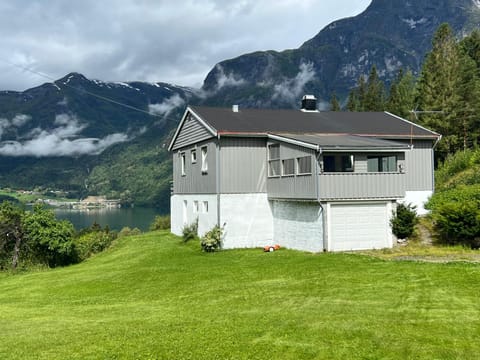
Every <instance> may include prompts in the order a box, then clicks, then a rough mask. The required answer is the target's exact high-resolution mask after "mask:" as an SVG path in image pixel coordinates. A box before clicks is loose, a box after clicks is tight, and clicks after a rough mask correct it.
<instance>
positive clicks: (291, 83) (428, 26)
mask: <svg viewBox="0 0 480 360" xmlns="http://www.w3.org/2000/svg"><path fill="white" fill-rule="evenodd" d="M444 22H448V23H449V24H450V25H451V27H452V28H453V29H454V31H455V32H456V33H457V34H458V36H459V37H462V36H464V35H466V34H468V33H469V32H470V31H471V30H472V29H473V28H474V27H478V25H479V24H480V1H478V0H437V1H434V2H432V1H430V0H415V1H413V0H409V1H394V0H373V1H372V3H371V4H370V6H369V7H368V8H367V9H366V10H365V11H364V12H363V13H362V14H360V15H358V16H355V17H352V18H346V19H342V20H338V21H335V22H333V23H331V24H330V25H328V26H327V27H325V28H324V29H323V30H322V31H320V32H319V33H318V34H317V35H316V36H315V37H314V38H312V39H310V40H308V41H306V42H305V43H304V44H303V45H302V46H301V47H300V48H298V49H294V50H286V51H282V52H276V51H262V52H254V53H251V54H246V55H242V56H239V57H237V58H235V59H230V60H226V61H223V62H220V63H219V64H217V65H216V66H215V67H214V68H213V69H212V70H211V71H210V73H209V74H208V75H207V77H206V79H205V81H204V84H203V90H204V92H205V93H207V94H209V95H210V96H209V97H208V99H207V100H206V103H207V104H210V105H223V104H228V105H231V104H239V105H241V106H245V107H285V108H289V107H297V106H298V103H299V99H300V98H301V96H302V95H303V94H305V93H312V94H315V95H317V97H318V98H319V99H321V100H323V102H324V106H326V103H328V101H329V99H330V97H331V94H332V93H333V92H335V93H336V95H337V96H338V97H340V98H341V99H345V98H346V97H347V95H348V92H349V90H350V89H351V88H352V87H353V86H354V85H355V84H356V81H357V79H358V78H359V76H360V75H361V74H364V75H368V73H369V71H370V68H371V67H372V65H373V64H375V65H376V66H377V70H378V72H379V74H380V77H381V78H382V79H383V80H384V81H386V82H387V83H388V82H389V81H390V80H391V79H392V78H393V77H394V76H395V75H396V73H397V72H398V70H399V69H400V68H409V69H411V70H412V71H413V72H414V73H418V72H419V70H420V67H421V64H422V61H423V59H424V56H425V54H426V52H427V51H429V50H430V48H431V39H432V35H433V34H434V32H435V30H436V29H437V28H438V26H439V25H440V24H442V23H444ZM219 89H222V91H218V90H219Z"/></svg>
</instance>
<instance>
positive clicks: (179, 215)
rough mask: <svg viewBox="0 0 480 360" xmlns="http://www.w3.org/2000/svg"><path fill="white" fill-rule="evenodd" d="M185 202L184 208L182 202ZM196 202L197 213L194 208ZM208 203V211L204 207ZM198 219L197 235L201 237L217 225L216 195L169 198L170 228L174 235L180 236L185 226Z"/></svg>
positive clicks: (176, 195)
mask: <svg viewBox="0 0 480 360" xmlns="http://www.w3.org/2000/svg"><path fill="white" fill-rule="evenodd" d="M185 201H186V207H185V206H184V204H185V203H184V202H185ZM195 201H197V202H198V211H197V209H196V208H195ZM204 202H207V203H208V210H207V209H205V207H204ZM197 218H198V235H199V236H202V235H203V234H205V233H206V232H207V231H208V230H210V229H211V228H212V227H214V226H215V225H216V224H217V196H216V195H178V194H175V195H172V197H171V198H170V226H171V232H172V233H173V234H175V235H179V236H181V235H182V229H183V227H184V226H185V225H189V224H191V223H193V222H194V221H195V220H196V219H197Z"/></svg>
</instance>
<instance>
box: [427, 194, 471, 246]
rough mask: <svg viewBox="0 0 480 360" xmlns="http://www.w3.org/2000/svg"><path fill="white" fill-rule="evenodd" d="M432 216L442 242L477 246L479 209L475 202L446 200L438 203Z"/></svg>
mask: <svg viewBox="0 0 480 360" xmlns="http://www.w3.org/2000/svg"><path fill="white" fill-rule="evenodd" d="M432 216H433V218H434V221H435V230H436V231H437V233H438V235H439V236H440V240H442V241H443V242H445V243H447V244H451V245H455V244H463V245H468V246H471V247H472V248H478V247H479V245H480V244H478V242H479V238H480V210H479V208H478V204H477V203H476V202H474V201H466V202H447V203H444V204H442V205H439V206H438V207H437V208H436V210H435V212H433V213H432Z"/></svg>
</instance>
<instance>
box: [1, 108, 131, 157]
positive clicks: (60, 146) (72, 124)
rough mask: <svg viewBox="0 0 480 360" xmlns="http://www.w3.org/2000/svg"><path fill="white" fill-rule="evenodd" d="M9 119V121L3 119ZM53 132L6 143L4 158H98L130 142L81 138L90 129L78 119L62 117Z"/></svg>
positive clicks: (118, 136)
mask: <svg viewBox="0 0 480 360" xmlns="http://www.w3.org/2000/svg"><path fill="white" fill-rule="evenodd" d="M2 120H5V119H2ZM54 124H55V125H57V127H55V128H54V129H51V130H42V129H40V128H35V129H33V130H31V131H30V132H29V135H30V136H31V138H29V139H27V140H22V141H3V142H1V143H0V155H3V156H34V157H46V156H78V155H97V154H100V153H101V152H102V151H104V150H105V149H106V148H108V147H109V146H111V145H113V144H116V143H120V142H125V141H128V140H129V136H128V135H127V134H122V133H115V134H110V135H108V136H106V137H104V138H103V139H98V138H78V136H79V134H80V132H81V131H82V130H83V129H84V128H85V127H86V126H85V125H83V124H80V122H79V120H78V119H77V117H75V116H71V115H67V114H61V115H57V116H56V118H55V121H54Z"/></svg>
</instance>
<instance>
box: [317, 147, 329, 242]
mask: <svg viewBox="0 0 480 360" xmlns="http://www.w3.org/2000/svg"><path fill="white" fill-rule="evenodd" d="M317 153H318V155H317V156H316V157H315V159H316V161H315V176H316V179H315V192H316V195H317V203H318V205H319V206H320V208H321V209H322V219H323V224H322V233H323V234H322V240H323V251H327V250H328V246H327V245H328V241H327V231H326V227H327V213H326V212H325V208H324V207H323V204H322V202H321V200H320V169H319V167H318V162H319V161H320V156H321V155H322V149H321V148H320V147H318V148H317Z"/></svg>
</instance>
